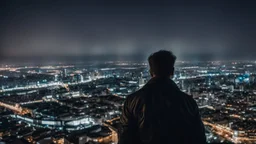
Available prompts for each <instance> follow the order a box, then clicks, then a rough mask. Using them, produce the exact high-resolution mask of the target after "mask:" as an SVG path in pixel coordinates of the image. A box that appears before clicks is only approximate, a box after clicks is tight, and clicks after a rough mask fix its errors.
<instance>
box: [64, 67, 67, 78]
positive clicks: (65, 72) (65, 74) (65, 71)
mask: <svg viewBox="0 0 256 144" xmlns="http://www.w3.org/2000/svg"><path fill="white" fill-rule="evenodd" d="M63 74H64V77H67V69H64V70H63Z"/></svg>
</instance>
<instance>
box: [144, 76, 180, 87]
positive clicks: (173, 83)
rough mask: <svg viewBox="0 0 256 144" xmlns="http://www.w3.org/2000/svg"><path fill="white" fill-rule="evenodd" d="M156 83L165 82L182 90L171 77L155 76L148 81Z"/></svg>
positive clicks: (148, 83) (149, 83)
mask: <svg viewBox="0 0 256 144" xmlns="http://www.w3.org/2000/svg"><path fill="white" fill-rule="evenodd" d="M154 83H159V84H160V83H165V84H168V85H170V86H171V87H172V88H174V89H177V90H180V89H179V87H178V86H177V85H176V83H175V82H174V81H173V80H172V79H170V78H162V77H153V78H151V79H150V80H149V81H148V82H147V84H146V85H151V84H154Z"/></svg>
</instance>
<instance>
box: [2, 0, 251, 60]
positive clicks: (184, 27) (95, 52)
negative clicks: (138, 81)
mask: <svg viewBox="0 0 256 144" xmlns="http://www.w3.org/2000/svg"><path fill="white" fill-rule="evenodd" d="M255 6H256V2H254V1H237V0H233V1H222V0H214V1H193V2H192V1H161V2H159V1H152V0H149V1H116V0H113V1H103V0H96V1H75V2H73V1H72V2H71V1H67V0H64V1H58V0H54V1H50V0H43V1H40V0H38V1H29V0H25V1H16V0H10V1H9V0H8V1H7V0H4V1H1V9H0V11H1V14H0V19H1V21H0V31H1V33H0V38H1V39H0V49H1V57H2V58H5V59H9V60H10V59H14V58H16V59H17V58H19V57H21V58H29V57H30V58H31V59H36V58H38V57H40V59H41V58H46V57H47V58H53V59H57V57H62V58H63V57H64V58H67V57H76V56H80V57H82V58H88V57H92V58H94V57H97V58H103V57H110V59H111V58H112V59H122V58H124V57H127V59H129V60H132V59H138V58H139V59H141V60H143V59H146V56H148V55H149V54H150V53H152V52H154V51H156V50H159V49H167V50H172V51H173V52H174V53H175V54H176V55H177V57H178V60H183V59H185V60H207V59H209V60H219V59H220V60H221V59H225V60H229V59H247V60H248V59H254V57H253V56H254V55H255V54H256V49H255V48H254V47H255V44H256V42H255V40H254V39H253V38H254V37H255V35H256V30H255V25H256V20H255V16H256V9H255ZM47 58H46V59H47ZM76 58H78V57H76ZM67 59H68V58H67Z"/></svg>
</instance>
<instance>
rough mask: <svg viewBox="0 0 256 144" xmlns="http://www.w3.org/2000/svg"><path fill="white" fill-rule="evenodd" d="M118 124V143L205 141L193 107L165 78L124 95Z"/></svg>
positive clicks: (189, 99) (198, 118) (193, 103)
mask: <svg viewBox="0 0 256 144" xmlns="http://www.w3.org/2000/svg"><path fill="white" fill-rule="evenodd" d="M121 123H122V125H123V127H122V129H121V131H120V140H119V143H120V144H156V143H164V144H169V143H174V144H177V143H197V144H200V143H205V142H206V140H205V133H204V126H203V124H202V121H201V119H200V115H199V112H198V107H197V104H196V103H195V101H194V100H193V98H192V97H191V96H188V95H187V94H185V93H183V92H181V91H180V90H179V88H178V87H177V86H176V84H175V83H174V82H173V81H172V80H171V79H167V78H152V79H151V80H150V81H149V82H148V83H147V84H146V85H145V86H144V87H143V88H142V89H140V90H139V91H137V92H135V93H134V94H132V95H130V96H128V98H127V100H126V102H125V104H124V109H123V114H122V116H121Z"/></svg>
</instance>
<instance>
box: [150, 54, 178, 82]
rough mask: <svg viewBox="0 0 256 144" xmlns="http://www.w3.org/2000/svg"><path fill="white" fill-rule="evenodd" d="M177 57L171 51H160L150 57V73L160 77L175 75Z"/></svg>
mask: <svg viewBox="0 0 256 144" xmlns="http://www.w3.org/2000/svg"><path fill="white" fill-rule="evenodd" d="M175 61H176V56H175V55H174V54H173V53H172V52H171V51H166V50H160V51H158V52H155V53H153V54H151V55H150V56H149V57H148V63H149V67H150V72H151V73H153V74H154V75H156V76H159V77H168V76H170V75H171V74H173V70H174V63H175Z"/></svg>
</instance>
